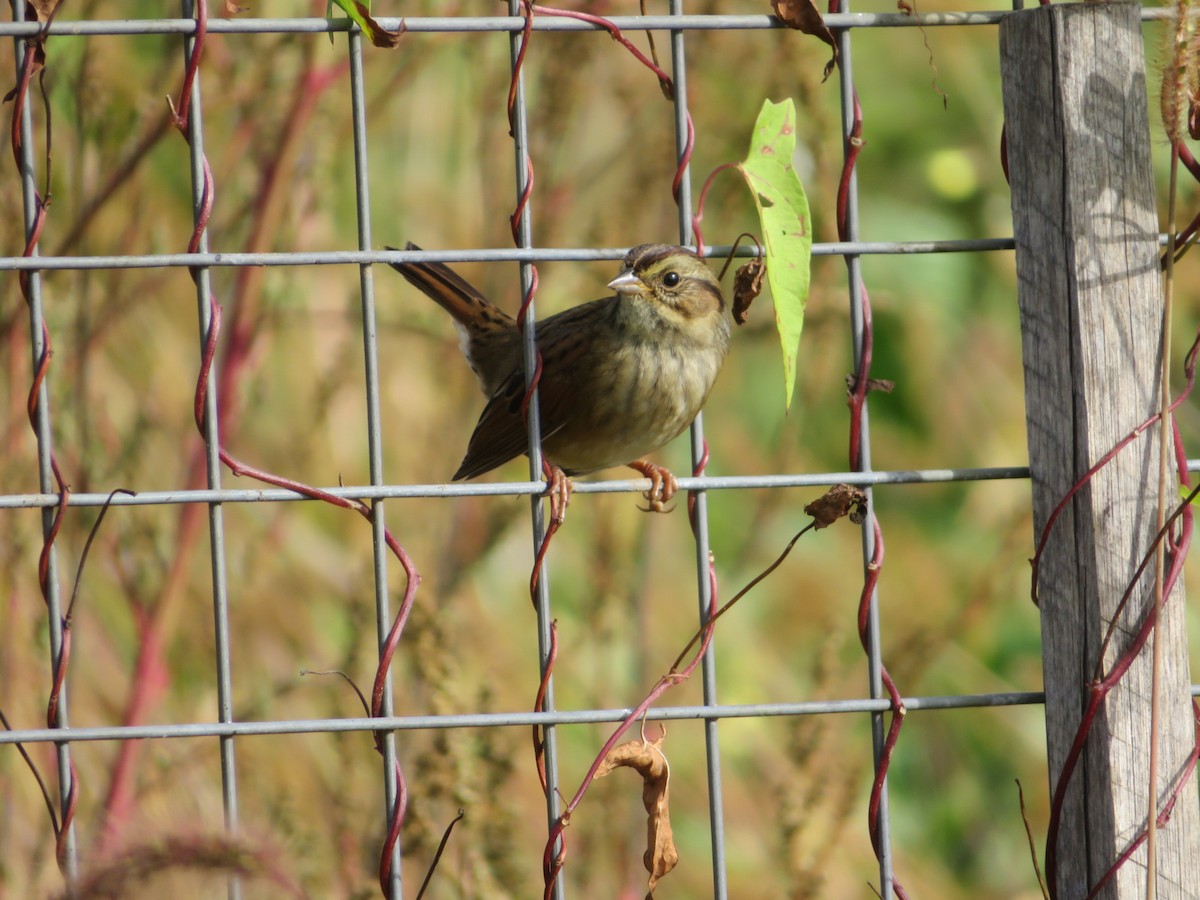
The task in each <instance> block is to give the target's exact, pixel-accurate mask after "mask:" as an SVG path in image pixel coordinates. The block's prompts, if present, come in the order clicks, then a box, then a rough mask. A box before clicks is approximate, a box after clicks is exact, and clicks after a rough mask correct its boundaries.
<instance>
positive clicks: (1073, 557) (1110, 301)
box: [1000, 3, 1200, 900]
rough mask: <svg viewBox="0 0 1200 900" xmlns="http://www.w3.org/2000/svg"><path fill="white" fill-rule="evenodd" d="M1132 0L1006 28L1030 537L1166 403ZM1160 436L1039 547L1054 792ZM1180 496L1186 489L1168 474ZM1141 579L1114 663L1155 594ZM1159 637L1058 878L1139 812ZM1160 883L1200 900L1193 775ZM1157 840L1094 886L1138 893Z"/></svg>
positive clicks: (1088, 758)
mask: <svg viewBox="0 0 1200 900" xmlns="http://www.w3.org/2000/svg"><path fill="white" fill-rule="evenodd" d="M1138 11H1139V8H1138V5H1137V4H1134V3H1087V4H1081V5H1060V6H1049V7H1041V8H1037V9H1031V10H1028V11H1025V12H1021V13H1018V14H1015V15H1013V16H1011V17H1007V18H1006V19H1005V20H1004V23H1003V25H1002V26H1001V29H1000V57H1001V73H1002V76H1003V82H1004V87H1003V90H1004V114H1005V122H1006V127H1007V139H1008V160H1009V171H1010V178H1011V184H1012V206H1013V229H1014V235H1015V237H1016V247H1017V252H1016V259H1017V274H1018V300H1019V303H1020V310H1021V331H1022V342H1023V352H1024V365H1025V396H1026V418H1027V425H1028V440H1029V460H1030V469H1031V472H1032V476H1033V505H1034V529H1035V537H1036V536H1037V535H1040V534H1041V530H1042V527H1043V525H1044V524H1045V522H1046V521H1047V518H1048V516H1049V515H1050V512H1051V510H1052V509H1053V508H1054V507H1055V505H1056V504H1057V503H1058V502H1059V500H1060V499H1061V498H1062V497H1063V496H1064V495H1065V494H1066V492H1067V491H1068V490H1069V489H1070V488H1071V486H1072V485H1073V484H1074V483H1075V482H1076V480H1077V479H1078V478H1079V477H1080V476H1081V475H1082V474H1083V473H1084V472H1085V471H1086V470H1087V469H1088V468H1089V467H1090V466H1091V465H1092V464H1093V463H1095V462H1096V461H1097V460H1098V459H1099V458H1100V457H1101V456H1102V455H1103V454H1104V453H1106V452H1107V451H1108V450H1109V449H1110V448H1111V447H1113V446H1114V445H1115V444H1116V443H1117V442H1118V441H1119V440H1120V439H1121V438H1122V437H1123V436H1124V435H1125V434H1127V433H1128V432H1130V431H1131V430H1132V429H1134V428H1135V427H1136V426H1137V425H1138V424H1139V423H1140V422H1142V421H1144V420H1145V419H1146V418H1147V417H1149V416H1150V415H1152V414H1153V413H1154V412H1155V410H1156V409H1157V406H1158V377H1159V352H1160V347H1159V344H1160V337H1161V333H1162V286H1161V282H1160V274H1159V265H1158V244H1157V232H1158V222H1157V215H1156V212H1155V207H1154V188H1153V182H1152V177H1151V167H1150V150H1151V144H1150V133H1149V124H1148V111H1147V98H1146V78H1145V68H1144V59H1143V47H1142V33H1141V27H1140V23H1139V18H1138ZM1158 459H1159V443H1158V430H1157V427H1155V428H1151V429H1148V430H1147V431H1146V432H1145V433H1144V434H1142V435H1141V437H1139V438H1138V440H1137V441H1135V442H1134V443H1133V444H1132V445H1131V446H1129V447H1128V448H1127V449H1125V450H1124V451H1123V452H1122V453H1121V454H1120V455H1119V456H1118V457H1117V458H1116V459H1115V460H1114V461H1113V462H1112V463H1111V464H1110V465H1108V466H1107V467H1105V468H1104V469H1103V470H1102V471H1101V472H1100V473H1099V474H1098V476H1097V477H1096V478H1094V479H1093V480H1092V482H1091V483H1090V485H1089V486H1088V487H1087V488H1085V489H1084V490H1083V491H1082V492H1080V493H1079V494H1078V495H1077V496H1076V498H1075V500H1074V501H1073V502H1072V503H1071V505H1070V507H1069V508H1068V509H1067V510H1066V512H1065V515H1063V516H1062V518H1061V519H1060V520H1059V521H1058V524H1057V525H1056V527H1055V531H1054V533H1053V535H1052V537H1051V539H1050V541H1049V544H1048V545H1047V549H1046V552H1045V556H1044V559H1043V561H1042V564H1041V577H1040V588H1041V589H1040V599H1041V621H1042V640H1043V673H1044V679H1045V686H1046V730H1047V745H1048V755H1049V771H1050V790H1051V791H1052V792H1053V790H1054V787H1055V783H1056V782H1057V779H1058V775H1059V773H1060V772H1061V770H1062V766H1063V761H1064V759H1065V757H1066V755H1067V753H1068V751H1069V749H1070V746H1071V743H1072V741H1073V739H1074V736H1075V732H1076V729H1077V727H1078V723H1079V721H1080V718H1081V715H1082V712H1083V709H1084V707H1085V705H1086V703H1087V692H1088V685H1089V683H1090V682H1091V681H1092V679H1093V677H1094V674H1095V672H1096V670H1097V666H1098V657H1099V654H1100V645H1101V641H1102V639H1103V636H1104V633H1105V631H1106V629H1107V626H1108V623H1109V622H1110V621H1111V620H1112V618H1113V616H1114V615H1115V613H1116V606H1117V604H1118V601H1119V600H1120V598H1121V595H1122V593H1123V592H1124V590H1125V588H1126V586H1127V585H1128V584H1129V582H1130V580H1131V578H1132V577H1133V573H1134V570H1135V569H1136V567H1137V566H1138V563H1139V562H1140V560H1141V558H1142V556H1143V554H1144V553H1145V552H1146V550H1147V549H1148V548H1149V547H1150V545H1151V541H1152V538H1153V535H1154V532H1155V524H1156V520H1155V517H1156V503H1157V470H1158ZM1168 497H1169V498H1171V499H1170V500H1169V502H1171V501H1173V500H1174V498H1176V497H1178V492H1177V490H1176V488H1175V485H1174V481H1172V486H1171V488H1170V491H1169V493H1168ZM1152 585H1153V578H1152V576H1151V575H1150V574H1147V575H1146V576H1145V577H1143V579H1142V580H1141V582H1140V583H1139V585H1138V588H1137V590H1136V591H1135V593H1134V595H1133V599H1132V602H1131V603H1130V605H1129V607H1128V609H1127V610H1126V611H1125V612H1124V613H1123V614H1122V615H1121V617H1120V621H1119V626H1118V633H1117V637H1116V639H1115V640H1114V642H1113V643H1112V645H1111V646H1110V647H1109V649H1108V651H1107V652H1106V653H1105V658H1104V660H1103V662H1102V665H1101V668H1102V670H1103V671H1104V672H1107V671H1108V670H1109V669H1110V668H1111V666H1112V663H1113V661H1114V659H1115V658H1116V657H1117V656H1118V655H1119V654H1120V653H1121V652H1122V651H1123V649H1124V648H1125V647H1126V646H1127V645H1128V642H1129V640H1130V639H1131V638H1132V636H1133V631H1134V629H1135V628H1136V626H1137V623H1138V622H1140V621H1141V620H1142V618H1143V616H1144V615H1145V611H1146V609H1147V605H1148V604H1152ZM1183 603H1184V597H1183V588H1182V586H1180V587H1178V588H1176V590H1175V591H1174V592H1173V593H1172V594H1171V596H1170V597H1169V598H1168V601H1167V606H1166V611H1165V615H1164V620H1163V631H1162V634H1163V639H1164V645H1163V647H1162V648H1161V649H1162V650H1163V659H1164V662H1165V666H1164V672H1163V676H1164V680H1163V682H1161V696H1160V703H1161V709H1160V713H1161V724H1160V743H1159V747H1160V759H1159V769H1158V771H1159V785H1160V796H1161V797H1165V796H1166V795H1167V794H1168V793H1169V791H1170V789H1171V785H1172V783H1173V781H1174V779H1176V778H1177V777H1178V774H1179V771H1180V768H1181V767H1182V766H1183V764H1184V761H1185V760H1186V758H1187V755H1188V753H1189V752H1190V750H1191V747H1192V744H1193V738H1194V728H1193V718H1192V705H1191V699H1190V695H1189V683H1190V675H1189V672H1188V658H1187V643H1186V641H1187V636H1186V633H1185V630H1184V617H1183V612H1184V610H1183ZM1150 685H1151V647H1150V645H1149V644H1148V645H1147V647H1146V649H1145V651H1144V652H1143V653H1142V654H1141V656H1140V657H1139V658H1138V660H1137V661H1136V662H1135V663H1134V665H1133V667H1132V668H1131V669H1130V671H1129V673H1128V674H1127V676H1126V677H1125V679H1124V680H1123V681H1122V683H1121V684H1120V685H1119V686H1118V687H1117V688H1116V689H1115V690H1114V691H1113V692H1112V693H1111V694H1110V695H1109V697H1108V699H1107V701H1106V702H1105V704H1104V706H1103V708H1102V710H1101V712H1100V714H1099V716H1098V717H1097V720H1096V723H1095V725H1094V727H1093V729H1092V732H1091V735H1090V737H1089V740H1088V744H1087V749H1086V752H1085V753H1084V755H1083V758H1082V759H1081V760H1080V763H1079V766H1078V768H1077V770H1076V772H1075V774H1074V777H1073V779H1072V781H1071V783H1070V785H1071V786H1070V790H1069V792H1068V794H1067V800H1066V805H1065V807H1064V810H1063V819H1062V831H1061V834H1060V836H1059V841H1058V845H1057V855H1058V871H1057V876H1058V877H1057V879H1056V881H1057V884H1056V887H1057V891H1056V895H1057V897H1058V898H1060V900H1068V898H1069V900H1075V898H1082V897H1084V896H1085V895H1086V894H1087V892H1088V890H1089V889H1090V888H1091V886H1092V885H1094V884H1095V883H1096V882H1097V881H1098V880H1099V878H1100V877H1101V876H1102V875H1103V873H1104V872H1105V871H1106V870H1107V869H1108V868H1109V866H1111V865H1112V863H1113V862H1114V860H1115V859H1116V858H1117V857H1118V855H1119V854H1120V853H1121V852H1122V851H1124V850H1125V849H1126V848H1127V846H1128V845H1129V843H1130V841H1132V840H1133V839H1134V838H1135V837H1136V836H1137V834H1138V833H1139V832H1140V831H1141V830H1142V828H1143V827H1144V826H1145V819H1146V810H1147V805H1148V797H1147V794H1148V768H1149V765H1148V761H1149V735H1150ZM1157 844H1158V846H1157V853H1156V865H1157V873H1158V874H1157V880H1156V883H1157V885H1158V896H1159V897H1160V898H1167V897H1170V898H1177V897H1178V898H1200V807H1198V804H1197V802H1196V788H1195V782H1194V781H1193V782H1192V784H1191V785H1189V787H1188V788H1187V789H1186V790H1185V792H1184V797H1183V799H1182V800H1181V802H1180V803H1179V805H1178V806H1177V808H1176V811H1175V813H1174V816H1173V818H1172V819H1171V821H1170V823H1169V825H1168V826H1167V827H1166V828H1165V829H1162V830H1160V831H1159V833H1158V839H1157ZM1145 866H1146V853H1145V849H1144V847H1143V848H1142V849H1141V850H1139V852H1138V853H1137V854H1136V855H1135V856H1134V857H1133V858H1132V859H1131V860H1130V861H1129V863H1128V864H1127V865H1125V866H1124V867H1123V868H1122V869H1121V871H1120V873H1119V874H1118V876H1117V877H1116V879H1114V881H1113V882H1111V883H1110V885H1109V887H1108V888H1107V889H1106V890H1105V892H1104V893H1102V894H1101V895H1100V896H1102V897H1105V898H1121V900H1126V898H1134V897H1137V898H1141V897H1143V896H1145V879H1146V870H1145Z"/></svg>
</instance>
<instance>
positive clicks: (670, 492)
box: [629, 459, 679, 513]
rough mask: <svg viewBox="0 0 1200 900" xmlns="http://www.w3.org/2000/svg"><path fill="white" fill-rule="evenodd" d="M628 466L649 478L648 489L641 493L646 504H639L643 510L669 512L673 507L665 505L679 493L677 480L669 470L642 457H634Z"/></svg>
mask: <svg viewBox="0 0 1200 900" xmlns="http://www.w3.org/2000/svg"><path fill="white" fill-rule="evenodd" d="M629 468H631V469H635V470H636V471H638V472H641V473H642V474H643V475H645V476H646V477H647V478H649V479H650V490H648V491H646V492H645V493H644V494H642V496H643V497H645V498H646V503H647V505H646V506H639V507H638V509H640V510H642V511H643V512H656V513H669V512H671V510H673V509H674V508H675V507H673V506H670V507H669V506H667V504H668V503H670V502H671V500H672V498H673V497H674V496H675V495H676V494H677V493H679V482H678V481H676V480H675V476H674V475H673V474H671V470H670V469H667V468H664V467H663V466H659V465H655V464H654V463H652V462H649V461H647V460H644V459H636V460H634V461H633V462H631V463H629Z"/></svg>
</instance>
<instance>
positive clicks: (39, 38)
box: [9, 7, 79, 873]
mask: <svg viewBox="0 0 1200 900" xmlns="http://www.w3.org/2000/svg"><path fill="white" fill-rule="evenodd" d="M57 11H58V9H57V7H55V9H54V10H52V11H51V13H50V16H49V17H48V18H53V15H54V14H55V13H56V12H57ZM45 24H49V21H47V22H46V23H45ZM44 41H45V33H44V29H43V31H42V32H40V33H39V34H38V35H36V36H35V37H32V38H30V39H28V40H26V42H25V53H24V55H23V56H22V58H21V67H20V70H19V72H18V73H17V83H16V86H15V87H14V88H13V90H12V93H11V94H10V95H9V96H10V98H11V99H12V100H13V110H12V119H11V122H10V142H11V146H12V154H13V161H14V162H15V163H16V167H17V171H18V172H19V173H22V174H25V167H24V164H23V161H22V151H23V150H24V149H25V146H24V143H23V141H22V136H21V123H22V121H23V119H24V116H25V109H26V103H28V101H29V87H30V85H31V84H32V82H33V76H34V74H35V73H36V72H38V71H39V70H40V69H41V68H42V65H43V61H44V54H45V44H44ZM44 91H45V88H44V84H43V93H44ZM49 169H50V107H49V105H48V104H47V105H46V170H47V192H48V191H49ZM49 204H50V201H49V196H48V193H47V196H46V197H43V196H42V195H41V194H40V193H39V192H38V190H37V188H36V187H34V188H33V207H34V211H33V221H32V222H30V223H28V226H27V237H26V241H25V247H24V249H23V251H22V256H24V257H33V256H34V255H35V254H36V252H37V248H38V244H39V242H40V241H41V237H42V230H43V228H44V227H45V224H46V209H47V207H48V206H49ZM29 276H30V272H29V271H22V272H21V273H20V274H19V276H18V278H17V281H18V284H19V287H20V290H21V294H22V296H23V297H24V298H25V303H26V305H27V306H28V307H29V310H30V314H31V315H32V314H33V294H32V292H31V290H30V283H29ZM38 324H39V329H40V332H41V343H42V346H41V353H40V355H39V356H38V358H37V360H36V361H35V363H34V366H33V377H32V380H31V382H30V387H29V394H28V397H27V399H26V413H27V415H28V417H29V425H30V427H31V429H32V430H33V433H34V435H35V437H37V438H38V439H39V441H40V432H39V430H38V417H39V412H41V413H44V412H45V410H43V409H41V405H40V394H41V391H42V388H43V386H44V385H45V380H46V376H47V374H48V373H49V371H50V360H51V358H52V357H53V349H52V343H51V340H50V329H49V328H48V327H47V325H46V321H45V319H44V318H42V320H41V321H40V322H39V323H38ZM48 449H49V463H50V472H51V475H52V476H53V478H54V483H55V486H56V487H57V488H58V502H57V503H56V504H55V506H54V513H53V516H52V518H51V520H50V523H49V525H48V526H45V527H44V528H43V534H42V548H41V551H40V552H39V554H38V564H37V575H38V588H39V590H40V591H41V594H42V600H43V602H44V603H45V604H46V609H47V611H49V610H50V609H51V596H50V559H51V555H52V553H53V548H54V542H55V541H56V540H57V538H58V534H59V531H60V530H61V529H62V524H63V520H64V518H65V516H66V512H67V501H68V498H69V496H70V488H69V487H68V486H67V483H66V480H65V479H64V478H63V474H62V470H61V468H60V467H59V465H58V458H57V456H56V454H55V453H54V449H53V447H50V448H48ZM60 615H61V612H60ZM60 625H61V629H62V630H61V641H60V644H59V647H58V658H57V659H54V660H53V661H52V662H53V674H52V678H51V686H50V694H49V697H48V698H47V702H46V727H47V728H58V727H60V721H59V716H60V708H59V707H60V702H61V695H62V688H63V684H64V683H65V682H66V677H67V668H68V665H69V663H70V659H71V630H70V625H69V622H67V621H65V620H64V621H63V622H61V623H60ZM59 774H60V778H62V777H64V773H62V772H60V773H59ZM65 778H66V779H67V785H66V797H65V798H63V799H62V810H61V813H62V818H61V820H58V821H56V820H54V819H53V818H52V819H51V824H52V827H53V828H54V831H55V854H54V855H55V861H56V862H57V864H58V867H59V870H60V871H62V872H64V873H66V872H67V871H68V863H69V860H68V858H67V851H68V840H67V839H68V836H69V835H70V833H71V827H72V825H73V823H74V821H75V810H76V805H77V802H78V798H79V779H78V777H77V773H76V769H75V760H74V759H73V758H72V759H69V760H68V763H67V772H66V773H65Z"/></svg>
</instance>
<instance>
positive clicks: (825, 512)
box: [804, 484, 867, 528]
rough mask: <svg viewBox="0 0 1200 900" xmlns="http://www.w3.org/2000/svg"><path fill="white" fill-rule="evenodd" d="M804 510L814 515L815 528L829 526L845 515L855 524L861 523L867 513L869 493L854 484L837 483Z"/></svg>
mask: <svg viewBox="0 0 1200 900" xmlns="http://www.w3.org/2000/svg"><path fill="white" fill-rule="evenodd" d="M804 512H805V513H806V514H807V515H810V516H812V517H813V527H815V528H828V527H829V526H830V525H832V524H833V523H834V522H836V521H837V520H838V519H840V518H841V517H842V516H845V515H849V516H850V521H851V522H853V523H854V524H855V525H861V524H862V522H863V519H864V518H866V514H867V495H866V494H865V493H864V492H863V491H862V489H860V488H856V487H854V486H853V485H849V484H835V485H834V486H833V487H831V488H830V489H829V490H828V491H826V492H825V494H824V495H822V496H821V497H818V498H817V499H816V500H814V501H813V502H812V503H810V504H808V506H806V507H804Z"/></svg>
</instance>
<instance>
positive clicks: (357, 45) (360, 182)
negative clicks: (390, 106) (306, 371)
mask: <svg viewBox="0 0 1200 900" xmlns="http://www.w3.org/2000/svg"><path fill="white" fill-rule="evenodd" d="M349 40H350V106H351V112H352V117H353V129H354V137H353V140H354V202H355V209H356V212H357V216H358V249H359V250H370V249H371V206H370V185H371V179H370V171H369V166H368V162H367V110H366V101H365V99H364V94H363V63H362V47H363V40H362V32H361V31H359V29H358V28H352V29H351V30H350V34H349ZM358 280H359V294H360V296H361V298H362V327H363V359H364V364H365V370H366V371H365V377H366V389H367V456H368V464H369V467H370V477H371V484H372V486H378V485H382V484H383V436H382V432H381V428H380V412H379V409H380V405H379V347H378V342H377V334H378V332H377V325H376V321H375V278H374V275H373V273H372V270H371V266H370V265H362V266H359V268H358ZM385 526H386V520H385V518H384V501H383V500H373V501H372V502H371V545H372V549H373V552H374V575H375V628H376V633H377V635H378V638H379V652H380V654H381V655H382V653H383V652H384V645H385V643H386V641H387V637H388V632H389V631H390V630H391V624H392V615H391V610H390V604H389V602H388V549H387V543H386V541H385V539H384V533H385ZM392 702H393V695H392V678H391V673H390V672H389V673H388V676H387V679H386V681H385V682H384V688H383V700H382V704H381V707H380V712H381V713H382V715H385V716H390V715H392V709H393V706H392ZM382 747H383V793H384V801H385V804H386V808H385V810H384V824H385V828H386V827H387V826H388V825H389V824H390V820H391V816H392V815H393V811H394V810H395V809H396V797H397V794H398V791H399V785H398V784H397V781H396V733H395V732H394V731H389V732H387V733H386V734H385V735H384V736H383V741H382ZM400 845H401V839H400V838H397V840H396V844H395V846H394V847H393V848H392V865H391V882H390V883H389V885H388V895H389V897H391V898H393V900H398V898H400V897H402V896H403V895H404V884H403V879H402V877H401V865H400V857H401V852H400Z"/></svg>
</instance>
